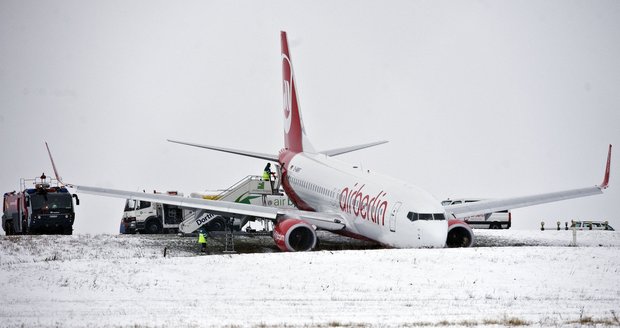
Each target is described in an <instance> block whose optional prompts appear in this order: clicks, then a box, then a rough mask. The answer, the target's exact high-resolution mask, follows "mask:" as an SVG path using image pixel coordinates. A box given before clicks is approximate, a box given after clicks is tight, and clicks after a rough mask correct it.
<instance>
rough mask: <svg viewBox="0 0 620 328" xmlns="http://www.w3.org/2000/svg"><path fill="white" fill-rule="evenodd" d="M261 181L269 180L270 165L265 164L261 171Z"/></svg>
mask: <svg viewBox="0 0 620 328" xmlns="http://www.w3.org/2000/svg"><path fill="white" fill-rule="evenodd" d="M263 180H265V181H270V180H271V163H267V166H265V169H264V170H263Z"/></svg>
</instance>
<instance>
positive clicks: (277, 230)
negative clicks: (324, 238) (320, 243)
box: [273, 218, 317, 252]
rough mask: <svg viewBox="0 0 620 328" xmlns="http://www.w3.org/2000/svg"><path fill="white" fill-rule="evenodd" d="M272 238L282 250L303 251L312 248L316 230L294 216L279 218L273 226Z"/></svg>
mask: <svg viewBox="0 0 620 328" xmlns="http://www.w3.org/2000/svg"><path fill="white" fill-rule="evenodd" d="M273 240H274V241H275V242H276V245H278V248H280V249H281V250H282V251H285V252H287V251H288V252H300V251H301V252H303V251H309V250H312V249H314V247H316V244H317V237H316V231H314V228H313V227H312V226H311V225H309V224H308V223H306V222H304V221H302V220H300V219H294V218H285V219H280V220H278V222H277V223H276V225H275V226H274V227H273Z"/></svg>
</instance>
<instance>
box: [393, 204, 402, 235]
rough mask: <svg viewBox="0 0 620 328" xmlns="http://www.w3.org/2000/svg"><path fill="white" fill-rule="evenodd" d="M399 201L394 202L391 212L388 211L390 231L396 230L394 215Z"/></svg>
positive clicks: (398, 207)
mask: <svg viewBox="0 0 620 328" xmlns="http://www.w3.org/2000/svg"><path fill="white" fill-rule="evenodd" d="M400 205H402V203H401V202H396V204H394V207H392V212H390V231H392V232H395V231H396V216H397V215H398V210H399V209H400Z"/></svg>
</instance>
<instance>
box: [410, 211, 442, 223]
mask: <svg viewBox="0 0 620 328" xmlns="http://www.w3.org/2000/svg"><path fill="white" fill-rule="evenodd" d="M407 218H408V219H409V220H410V221H412V222H413V221H417V220H425V221H432V220H438V221H443V220H445V219H446V216H445V215H444V214H443V213H434V214H432V213H415V212H409V213H407Z"/></svg>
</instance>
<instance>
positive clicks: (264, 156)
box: [168, 139, 278, 162]
mask: <svg viewBox="0 0 620 328" xmlns="http://www.w3.org/2000/svg"><path fill="white" fill-rule="evenodd" d="M168 141H169V142H174V143H178V144H181V145H186V146H192V147H198V148H205V149H211V150H217V151H221V152H225V153H231V154H237V155H241V156H247V157H254V158H259V159H264V160H268V161H274V162H277V161H278V155H273V154H264V153H256V152H251V151H245V150H239V149H231V148H224V147H216V146H208V145H199V144H195V143H189V142H183V141H176V140H170V139H168Z"/></svg>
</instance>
